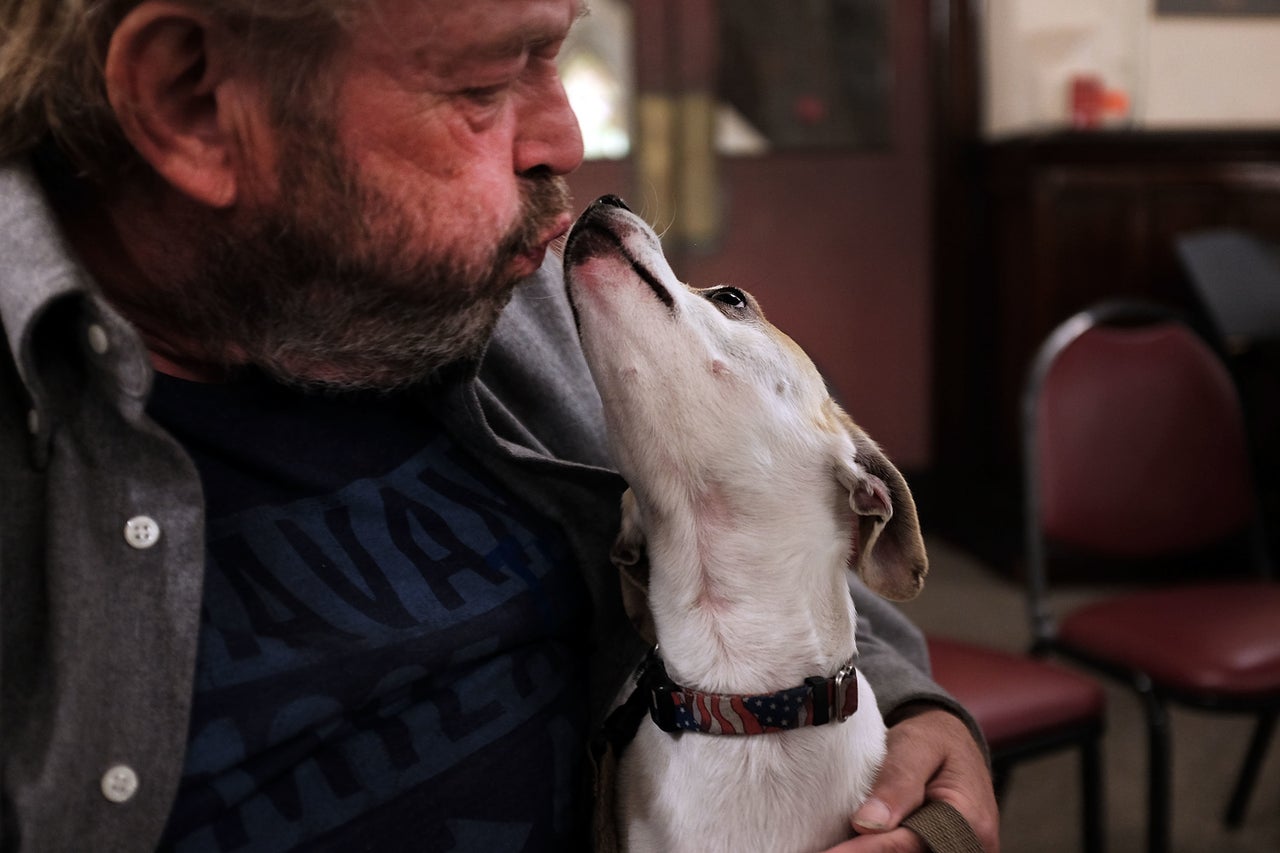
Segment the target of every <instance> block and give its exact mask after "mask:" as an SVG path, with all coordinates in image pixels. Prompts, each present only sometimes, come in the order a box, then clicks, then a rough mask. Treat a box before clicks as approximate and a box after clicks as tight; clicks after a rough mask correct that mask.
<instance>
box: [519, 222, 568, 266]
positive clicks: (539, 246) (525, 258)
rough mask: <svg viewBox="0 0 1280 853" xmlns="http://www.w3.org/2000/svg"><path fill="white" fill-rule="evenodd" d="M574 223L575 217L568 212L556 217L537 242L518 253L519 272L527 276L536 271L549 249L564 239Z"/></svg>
mask: <svg viewBox="0 0 1280 853" xmlns="http://www.w3.org/2000/svg"><path fill="white" fill-rule="evenodd" d="M572 225H573V217H572V216H570V215H569V214H568V213H564V214H561V215H560V216H558V217H556V220H555V222H554V223H553V224H552V225H551V226H550V227H548V228H547V229H546V230H545V231H543V232H542V234H540V235H539V236H538V238H537V241H536V242H534V243H533V244H531V245H530V247H529V248H528V249H525V250H524V251H523V252H521V253H519V254H518V255H516V266H517V267H518V268H519V274H520V275H521V276H525V275H532V274H533V273H534V272H536V271H537V270H538V268H539V267H541V266H542V262H543V261H544V260H545V259H546V257H547V250H548V249H550V248H551V245H552V244H553V243H555V242H557V241H561V240H563V238H564V236H565V235H566V234H567V233H568V232H569V228H570V226H572Z"/></svg>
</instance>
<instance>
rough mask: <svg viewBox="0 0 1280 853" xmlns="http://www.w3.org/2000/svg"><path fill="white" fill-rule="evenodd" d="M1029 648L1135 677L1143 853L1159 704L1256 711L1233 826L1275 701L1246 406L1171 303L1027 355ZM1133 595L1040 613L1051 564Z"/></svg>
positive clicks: (1273, 592)
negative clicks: (1143, 764) (1031, 359)
mask: <svg viewBox="0 0 1280 853" xmlns="http://www.w3.org/2000/svg"><path fill="white" fill-rule="evenodd" d="M1024 418H1025V422H1024V453H1025V459H1024V462H1025V465H1024V469H1025V476H1026V483H1025V485H1026V497H1027V512H1026V520H1027V544H1028V564H1027V580H1028V583H1027V590H1028V594H1029V614H1030V617H1031V621H1032V632H1033V635H1034V637H1035V642H1036V648H1037V650H1040V651H1054V652H1058V653H1061V654H1065V655H1068V656H1070V657H1071V658H1074V659H1075V660H1077V661H1080V662H1083V663H1086V664H1089V665H1092V666H1094V667H1096V668H1098V669H1099V670H1100V671H1102V672H1105V673H1108V674H1110V675H1112V676H1115V677H1118V678H1120V679H1122V680H1124V681H1125V682H1127V683H1128V684H1129V685H1130V686H1132V687H1133V688H1134V689H1135V690H1136V691H1137V692H1138V694H1139V696H1140V697H1141V699H1142V702H1143V706H1144V709H1145V712H1146V719H1147V731H1148V747H1149V758H1148V761H1149V790H1148V808H1149V812H1148V848H1149V850H1151V851H1165V850H1167V849H1168V847H1169V836H1170V829H1171V805H1170V770H1171V768H1170V758H1169V743H1170V738H1171V731H1170V726H1169V715H1168V710H1167V708H1168V703H1170V702H1176V703H1181V704H1185V705H1187V706H1191V707H1194V708H1198V709H1204V710H1211V711H1221V712H1236V713H1248V714H1252V715H1256V717H1257V727H1256V729H1255V734H1254V737H1253V740H1252V742H1251V744H1250V747H1249V753H1248V755H1247V756H1246V760H1245V764H1244V768H1243V769H1242V771H1241V774H1240V777H1239V780H1238V781H1237V784H1236V788H1235V791H1234V793H1233V795H1232V796H1231V798H1230V804H1229V806H1228V809H1227V817H1226V822H1227V823H1228V825H1234V824H1238V823H1239V822H1240V821H1241V820H1242V819H1243V815H1244V811H1245V806H1246V804H1247V801H1248V797H1249V793H1250V791H1251V789H1252V786H1253V781H1254V779H1255V777H1256V775H1257V770H1258V767H1259V765H1260V763H1261V760H1262V758H1263V756H1264V754H1265V751H1266V747H1267V744H1268V742H1269V740H1270V738H1271V733H1272V731H1273V729H1274V726H1275V720H1276V714H1277V710H1278V709H1280V584H1277V583H1275V582H1273V581H1272V580H1270V568H1269V564H1268V561H1267V558H1266V555H1265V553H1264V549H1265V546H1264V536H1263V534H1262V528H1261V524H1260V519H1259V517H1258V503H1257V499H1256V496H1255V494H1254V491H1253V486H1252V482H1251V481H1252V477H1251V470H1250V463H1249V454H1248V447H1247V438H1246V432H1245V427H1244V416H1243V413H1242V410H1241V406H1240V402H1239V398H1238V396H1237V393H1236V389H1235V386H1234V384H1233V382H1232V379H1231V376H1230V375H1229V373H1228V371H1227V369H1226V367H1225V366H1224V364H1223V362H1222V360H1221V358H1220V356H1219V355H1218V354H1217V352H1215V351H1214V349H1213V348H1212V347H1210V346H1209V345H1208V344H1207V343H1206V342H1205V341H1204V340H1203V339H1202V338H1200V337H1199V336H1198V335H1197V334H1196V333H1195V332H1193V331H1192V330H1191V329H1190V328H1189V327H1188V326H1187V325H1186V324H1184V323H1183V322H1181V321H1180V320H1179V319H1177V318H1176V317H1174V316H1173V315H1172V314H1170V313H1169V312H1167V311H1165V310H1163V309H1159V308H1156V307H1154V306H1150V305H1144V304H1115V303H1112V304H1106V305H1102V306H1098V307H1096V308H1093V309H1090V310H1087V311H1084V312H1082V313H1080V314H1077V315H1076V316H1074V317H1072V318H1071V319H1069V320H1067V321H1066V322H1065V323H1063V324H1062V325H1061V326H1059V327H1058V328H1057V330H1055V331H1054V333H1053V334H1052V335H1051V336H1050V337H1049V338H1048V340H1047V341H1046V342H1045V343H1044V345H1043V346H1042V347H1041V349H1040V352H1039V353H1038V356H1037V359H1036V361H1035V363H1034V365H1033V367H1032V371H1031V374H1030V376H1029V378H1028V382H1027V388H1026V394H1025V397H1024ZM1068 562H1069V563H1070V564H1071V565H1073V566H1074V567H1075V569H1076V571H1078V572H1083V571H1088V567H1090V566H1092V567H1094V569H1095V571H1093V572H1091V575H1092V576H1093V579H1096V578H1097V576H1098V575H1099V574H1100V572H1099V571H1097V570H1096V569H1098V568H1099V567H1101V573H1106V574H1110V575H1111V576H1114V577H1121V578H1123V579H1124V580H1125V581H1126V582H1128V583H1131V584H1133V585H1135V586H1137V591H1131V592H1128V593H1123V594H1120V593H1117V594H1114V595H1111V596H1109V597H1103V598H1101V599H1100V600H1096V601H1094V603H1090V604H1086V605H1083V606H1080V607H1078V608H1076V609H1074V610H1072V611H1071V612H1069V613H1065V614H1061V615H1056V614H1054V613H1052V612H1051V611H1050V607H1049V604H1048V599H1047V597H1046V594H1047V591H1048V587H1049V577H1050V569H1051V568H1057V567H1060V566H1063V565H1065V564H1066V563H1068Z"/></svg>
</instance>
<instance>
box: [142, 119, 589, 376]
mask: <svg viewBox="0 0 1280 853" xmlns="http://www.w3.org/2000/svg"><path fill="white" fill-rule="evenodd" d="M310 146H315V147H311V150H310V151H309V152H303V153H302V154H298V155H297V156H293V157H287V158H286V159H285V162H286V163H292V164H294V165H293V166H289V165H286V166H285V167H284V168H283V174H282V175H281V181H280V186H281V187H283V188H285V189H284V190H283V193H284V197H283V198H282V200H281V203H280V204H278V205H276V206H275V208H274V210H272V211H268V212H266V213H264V214H262V215H259V216H258V217H256V218H255V219H254V220H253V221H252V222H251V223H249V224H248V225H241V226H232V225H226V226H224V227H218V228H216V229H215V230H213V231H212V232H208V233H207V237H206V239H205V240H204V242H203V245H202V247H201V250H200V251H199V253H198V259H197V262H196V263H195V264H194V265H193V269H194V273H193V274H192V275H190V276H187V277H186V278H185V279H184V280H182V281H180V282H176V283H174V284H173V286H171V287H168V288H161V289H158V290H154V291H152V292H151V294H150V295H149V297H148V299H147V301H148V302H150V303H151V305H150V306H149V307H150V309H151V310H152V311H153V312H155V313H156V316H161V317H165V318H166V321H167V322H170V323H171V329H173V330H175V331H178V332H179V333H180V334H181V336H182V338H183V339H184V340H185V341H188V342H190V343H191V344H192V346H193V348H194V349H195V350H196V351H197V352H199V354H200V356H201V357H202V358H203V359H204V360H205V361H206V362H208V363H211V364H214V365H217V366H219V367H222V368H225V369H228V370H234V369H235V368H236V367H240V366H244V365H246V364H248V365H253V366H255V367H257V368H259V369H261V370H263V371H265V372H266V373H268V374H269V375H271V376H273V377H275V378H276V379H278V380H280V381H282V382H285V383H288V384H291V385H295V386H303V387H307V388H322V389H329V390H339V391H341V390H361V389H382V390H392V389H396V388H401V387H404V386H407V385H412V384H415V383H418V382H421V381H423V380H424V379H426V378H428V377H429V376H431V374H433V373H434V372H436V371H437V370H438V369H439V368H440V367H442V366H444V365H446V364H449V363H451V362H455V361H458V360H461V359H467V358H474V357H477V356H478V355H479V354H480V353H481V352H482V351H483V349H484V346H485V344H486V343H487V341H488V339H489V337H490V335H491V334H492V332H493V328H494V326H495V324H496V323H497V320H498V317H499V315H500V314H501V312H502V309H503V308H504V307H505V306H506V304H507V303H508V301H509V300H510V298H511V294H512V292H513V290H514V288H515V286H516V284H517V282H516V281H515V280H513V279H512V278H511V275H510V273H509V270H510V269H511V266H512V262H513V261H514V260H515V259H516V258H517V257H519V256H520V255H522V254H524V253H525V252H528V251H530V250H531V249H533V248H534V247H536V246H538V245H539V244H538V241H539V239H540V238H541V237H542V235H545V233H546V231H547V229H548V228H549V227H550V225H551V224H552V223H553V222H554V221H555V219H556V218H557V217H558V216H559V215H561V214H562V213H563V212H564V211H565V210H567V209H568V207H569V196H568V190H567V186H566V184H565V182H564V180H563V179H562V178H559V177H556V176H552V175H549V174H545V175H539V176H535V177H528V178H524V179H522V187H521V193H522V206H521V207H522V209H521V212H520V216H519V217H518V219H517V223H516V224H515V225H514V226H513V227H512V228H511V229H510V231H509V232H508V233H507V234H505V235H503V236H502V238H501V239H500V240H498V241H497V243H496V244H494V248H493V249H492V250H491V251H489V252H488V253H487V256H484V257H483V259H482V260H478V261H476V260H472V261H468V260H467V259H464V258H460V257H457V256H456V253H455V254H454V255H450V254H448V253H443V252H437V253H434V254H432V256H430V257H428V256H427V255H426V253H425V252H418V253H413V252H410V251H407V250H406V248H405V247H409V246H414V245H415V244H416V242H421V239H422V238H421V235H418V239H417V241H416V242H415V240H414V239H413V237H414V235H413V234H412V233H411V231H410V228H409V226H408V224H407V222H406V221H405V220H404V219H402V218H401V217H400V216H399V210H398V208H396V206H395V205H394V203H393V202H391V201H390V200H388V199H384V198H382V197H381V196H379V195H377V194H376V193H373V192H372V191H370V190H369V189H367V188H364V187H361V186H359V184H358V182H357V181H355V180H354V178H353V175H352V172H351V170H349V169H347V168H346V167H345V166H344V164H343V163H342V162H341V161H340V159H339V158H337V157H335V156H334V155H333V153H332V149H327V148H325V146H324V145H323V143H311V144H310ZM310 146H309V147H310ZM308 155H309V156H308ZM301 163H306V164H307V171H306V172H305V173H304V172H302V170H301V167H300V166H299V165H297V164H301ZM484 236H485V235H477V239H478V241H479V240H482V238H483V237H484Z"/></svg>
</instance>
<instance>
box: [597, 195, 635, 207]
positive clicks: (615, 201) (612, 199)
mask: <svg viewBox="0 0 1280 853" xmlns="http://www.w3.org/2000/svg"><path fill="white" fill-rule="evenodd" d="M596 204H605V205H608V206H609V207H620V208H622V209H623V210H630V209H631V208H629V207H627V203H626V202H625V201H623V200H622V199H620V198H618V197H617V196H616V195H602V196H600V198H598V199H596Z"/></svg>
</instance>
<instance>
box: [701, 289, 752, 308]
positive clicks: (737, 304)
mask: <svg viewBox="0 0 1280 853" xmlns="http://www.w3.org/2000/svg"><path fill="white" fill-rule="evenodd" d="M707 298H708V299H710V300H711V301H712V302H719V303H720V304H721V305H728V306H729V307H730V308H746V307H747V297H746V294H744V293H743V292H742V291H741V290H738V288H736V287H722V288H720V289H719V290H717V291H714V292H712V293H708V294H707Z"/></svg>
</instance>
